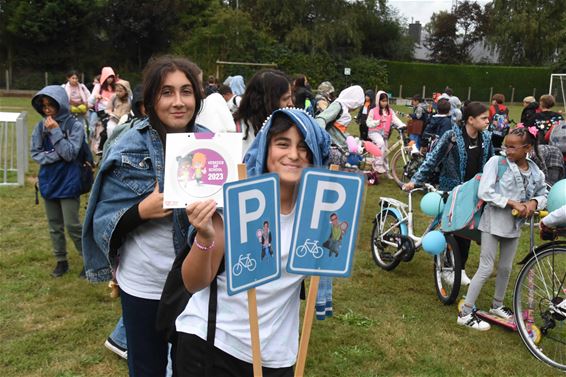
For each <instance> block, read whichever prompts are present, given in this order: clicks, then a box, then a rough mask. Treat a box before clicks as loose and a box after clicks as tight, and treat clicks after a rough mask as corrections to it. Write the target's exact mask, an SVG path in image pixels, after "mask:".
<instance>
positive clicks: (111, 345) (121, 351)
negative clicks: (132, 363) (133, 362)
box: [104, 337, 128, 360]
mask: <svg viewBox="0 0 566 377" xmlns="http://www.w3.org/2000/svg"><path fill="white" fill-rule="evenodd" d="M104 347H106V348H108V349H109V350H110V351H112V352H114V353H115V354H116V355H118V356H120V357H121V358H122V359H126V360H128V350H127V349H126V348H123V347H121V346H119V345H118V344H116V342H114V341H113V340H112V338H110V337H108V339H106V342H104Z"/></svg>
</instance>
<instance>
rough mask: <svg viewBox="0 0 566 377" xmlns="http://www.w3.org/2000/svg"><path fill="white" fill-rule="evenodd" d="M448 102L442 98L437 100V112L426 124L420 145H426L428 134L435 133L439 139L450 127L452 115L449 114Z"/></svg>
mask: <svg viewBox="0 0 566 377" xmlns="http://www.w3.org/2000/svg"><path fill="white" fill-rule="evenodd" d="M450 108H451V107H450V102H449V101H448V100H447V99H445V98H443V99H440V100H438V103H437V107H436V111H437V113H436V114H434V115H433V116H432V117H431V118H430V121H429V122H428V125H427V126H426V128H425V130H424V134H426V135H424V136H425V137H423V140H422V141H421V146H422V147H425V148H426V147H428V144H429V138H428V137H427V136H429V135H436V137H437V139H440V138H441V137H442V135H444V133H446V132H447V131H449V130H450V129H451V128H452V117H451V116H450Z"/></svg>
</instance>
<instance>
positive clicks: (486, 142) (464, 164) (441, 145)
mask: <svg viewBox="0 0 566 377" xmlns="http://www.w3.org/2000/svg"><path fill="white" fill-rule="evenodd" d="M462 119H463V121H464V124H463V125H462V126H460V125H454V126H453V127H452V129H451V130H450V131H447V132H445V133H444V135H442V137H441V138H440V140H439V141H438V144H437V145H436V146H435V147H434V149H433V150H432V152H430V153H429V154H427V156H426V159H425V161H424V162H423V164H422V165H421V167H420V168H419V170H418V171H417V172H416V173H415V175H414V176H413V177H412V178H411V181H410V182H409V183H407V184H406V185H404V186H403V190H412V189H413V188H414V187H415V185H421V184H423V183H425V182H428V181H429V180H430V179H431V177H432V175H433V173H434V170H435V169H436V168H437V166H440V184H439V190H442V191H451V190H452V189H453V188H454V187H456V186H458V185H459V184H461V183H463V182H466V181H467V180H469V179H471V178H473V177H474V176H475V175H476V174H477V173H481V172H482V171H483V167H484V165H485V164H486V162H487V160H488V159H489V158H490V157H491V156H493V146H492V145H491V133H490V132H489V131H486V128H487V126H488V125H489V115H488V109H487V107H486V106H485V105H484V104H482V103H480V102H470V103H469V104H468V105H467V106H466V107H465V108H464V111H463V118H462ZM456 241H457V242H458V248H459V250H460V252H461V255H462V284H464V285H468V284H470V279H469V278H468V277H467V275H466V271H465V270H464V268H465V267H466V261H467V260H468V251H469V250H470V240H469V239H466V238H462V237H457V236H456Z"/></svg>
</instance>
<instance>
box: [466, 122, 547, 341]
mask: <svg viewBox="0 0 566 377" xmlns="http://www.w3.org/2000/svg"><path fill="white" fill-rule="evenodd" d="M536 145H537V130H536V129H535V128H534V127H530V128H524V127H521V128H515V129H513V130H512V131H511V132H510V133H509V135H508V136H507V137H506V138H505V143H504V146H503V148H504V150H505V152H506V155H507V157H501V156H494V157H492V158H490V159H489V161H488V162H487V163H486V165H485V167H484V170H483V174H482V176H481V180H480V183H479V188H478V197H479V198H480V199H481V200H483V201H484V202H485V203H486V205H485V208H484V211H483V214H482V216H481V220H480V223H479V226H478V229H479V230H480V231H481V254H480V264H479V267H478V270H477V272H476V274H475V275H474V277H473V278H472V282H471V283H470V287H469V289H468V293H467V295H466V299H465V302H464V305H463V306H462V310H461V312H460V313H459V315H458V320H457V323H458V324H459V325H462V326H467V327H470V328H472V329H475V330H480V331H485V330H489V329H490V326H489V324H488V323H487V322H485V321H482V320H481V319H479V318H478V317H477V316H476V314H475V311H474V305H475V302H476V299H477V297H478V296H479V293H480V291H481V288H482V287H483V285H484V284H485V282H486V281H487V279H488V278H489V277H490V276H491V273H492V271H493V268H494V265H495V257H496V254H497V249H498V248H499V250H500V255H499V264H498V266H497V277H496V281H495V294H494V297H493V301H492V304H491V308H490V309H489V312H490V313H492V314H494V315H496V316H498V317H501V318H503V319H506V320H509V319H511V318H512V317H513V312H512V311H511V309H509V308H508V307H506V306H504V305H503V300H504V298H505V290H506V289H507V285H508V283H509V277H510V275H511V268H512V264H513V258H514V257H515V252H516V251H517V246H518V244H519V237H520V236H521V226H522V225H523V223H524V222H525V219H526V218H528V217H530V216H531V215H532V214H533V212H534V211H535V210H537V209H542V208H544V207H545V206H546V193H547V191H546V184H545V182H544V174H543V173H542V171H541V170H540V169H539V168H538V167H537V165H536V164H535V163H534V162H533V161H531V160H530V159H528V153H529V152H530V151H531V150H532V149H533V148H536ZM502 159H505V160H504V161H503V160H502ZM505 163H506V164H507V169H506V170H505V172H503V174H501V173H500V164H505ZM512 210H516V211H517V213H518V215H517V217H515V216H513V214H512Z"/></svg>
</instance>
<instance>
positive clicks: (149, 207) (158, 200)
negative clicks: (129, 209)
mask: <svg viewBox="0 0 566 377" xmlns="http://www.w3.org/2000/svg"><path fill="white" fill-rule="evenodd" d="M138 211H139V214H140V218H141V219H142V220H151V219H162V218H164V217H167V216H169V215H170V214H171V210H170V209H165V208H163V193H162V192H159V184H158V183H157V182H155V188H154V190H153V192H152V193H151V194H149V195H148V196H147V197H146V198H145V199H144V200H142V201H141V203H140V204H139V206H138Z"/></svg>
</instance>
